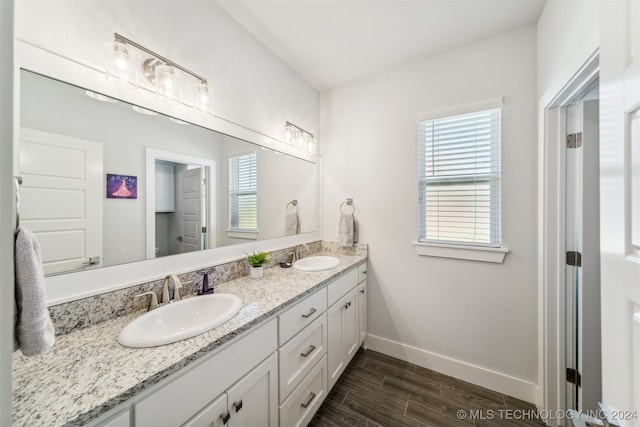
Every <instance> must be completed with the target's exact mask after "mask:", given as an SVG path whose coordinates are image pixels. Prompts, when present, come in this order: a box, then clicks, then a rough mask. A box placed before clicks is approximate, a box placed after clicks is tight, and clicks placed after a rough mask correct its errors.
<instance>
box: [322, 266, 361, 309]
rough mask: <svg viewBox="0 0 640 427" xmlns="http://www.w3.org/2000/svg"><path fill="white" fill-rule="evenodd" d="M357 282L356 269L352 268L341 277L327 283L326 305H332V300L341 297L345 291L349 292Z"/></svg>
mask: <svg viewBox="0 0 640 427" xmlns="http://www.w3.org/2000/svg"><path fill="white" fill-rule="evenodd" d="M357 284H358V269H357V268H356V269H353V270H351V271H350V272H348V273H347V274H345V275H344V276H342V277H339V278H337V279H336V280H334V281H333V282H331V283H329V290H328V292H329V296H328V299H329V302H328V303H327V305H328V306H331V305H333V303H334V302H336V301H338V300H339V299H340V298H342V297H343V296H344V295H345V294H346V293H347V292H349V291H350V290H351V289H352V288H353V287H354V286H356V285H357Z"/></svg>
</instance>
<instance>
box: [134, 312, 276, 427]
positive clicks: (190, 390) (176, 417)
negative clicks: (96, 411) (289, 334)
mask: <svg viewBox="0 0 640 427" xmlns="http://www.w3.org/2000/svg"><path fill="white" fill-rule="evenodd" d="M276 334H277V325H276V319H273V320H271V321H269V322H267V323H266V324H265V325H263V326H260V327H259V328H258V329H257V330H256V331H253V332H251V333H250V334H249V335H248V336H246V337H242V338H240V339H239V340H238V341H236V340H233V341H232V344H231V346H229V347H227V348H224V349H222V350H220V351H219V352H217V353H216V354H214V355H213V356H211V357H209V358H207V359H206V360H205V361H203V362H202V363H196V364H194V365H195V366H193V368H191V369H185V372H184V373H182V372H177V373H175V374H173V375H172V376H171V377H169V379H168V381H166V382H164V381H163V382H160V383H159V384H158V386H159V388H158V389H157V390H156V392H155V393H153V394H151V395H150V396H149V397H147V398H146V399H144V400H142V401H141V402H140V403H137V404H136V405H135V409H134V417H135V425H137V426H164V425H171V426H177V425H181V424H182V423H184V422H185V421H187V420H188V419H189V418H191V417H192V416H193V414H195V413H197V412H198V411H200V410H201V409H202V408H204V407H205V406H206V405H207V404H208V403H209V402H211V401H213V400H214V399H215V398H217V397H218V396H219V395H220V394H222V392H224V391H225V389H227V388H228V387H229V386H230V385H231V384H233V383H234V382H236V381H237V380H238V379H239V378H240V377H242V376H243V375H244V374H246V373H247V372H248V371H249V370H251V369H252V368H253V367H254V366H256V365H258V364H259V363H260V362H261V361H262V360H264V359H266V358H267V356H268V355H269V354H271V353H273V352H274V351H275V350H276V342H277V340H276ZM174 378H175V379H174ZM184 396H189V397H188V398H186V399H185V398H183V397H184ZM176 402H179V404H176Z"/></svg>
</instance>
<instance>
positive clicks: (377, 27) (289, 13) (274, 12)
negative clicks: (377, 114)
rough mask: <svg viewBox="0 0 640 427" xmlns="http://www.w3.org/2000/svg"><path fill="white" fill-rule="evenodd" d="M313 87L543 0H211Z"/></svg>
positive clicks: (347, 78) (526, 11) (533, 13)
mask: <svg viewBox="0 0 640 427" xmlns="http://www.w3.org/2000/svg"><path fill="white" fill-rule="evenodd" d="M216 2H217V3H218V4H219V5H220V6H221V7H222V8H224V9H225V10H226V11H227V12H228V13H229V14H230V15H231V16H232V17H233V18H235V19H236V20H237V21H238V22H239V23H240V24H241V25H242V26H244V27H245V28H246V29H247V30H248V31H250V32H251V33H252V34H253V35H254V36H255V37H256V38H258V39H259V40H261V41H262V42H263V43H264V44H265V45H266V46H267V47H268V48H269V49H271V50H272V51H273V52H274V53H275V54H276V55H278V56H279V57H280V58H281V59H282V60H284V62H285V63H287V64H288V65H289V66H290V67H291V68H292V69H293V70H295V71H296V72H297V73H298V74H299V75H300V76H302V77H303V78H304V79H305V80H306V81H307V82H309V83H310V84H311V85H312V86H314V87H315V88H316V89H318V90H324V89H328V88H332V87H336V86H340V85H343V84H346V83H349V82H352V81H355V80H358V79H361V78H364V77H367V76H370V75H373V74H375V73H378V72H380V71H383V70H386V69H390V68H393V67H396V66H398V65H401V64H404V63H407V62H411V61H415V60H418V59H421V58H425V57H427V56H429V55H432V54H435V53H438V52H442V51H446V50H448V49H453V48H455V47H458V46H462V45H465V44H468V43H470V42H473V41H474V40H478V39H481V38H484V37H487V36H490V35H492V34H496V33H499V32H502V31H506V30H509V29H512V28H517V27H520V26H523V25H526V24H529V23H533V22H536V21H537V19H538V17H539V16H540V13H541V12H542V9H543V8H544V4H545V0H216Z"/></svg>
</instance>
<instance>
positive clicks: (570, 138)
mask: <svg viewBox="0 0 640 427" xmlns="http://www.w3.org/2000/svg"><path fill="white" fill-rule="evenodd" d="M580 147H582V132H578V133H572V134H569V135H567V148H580Z"/></svg>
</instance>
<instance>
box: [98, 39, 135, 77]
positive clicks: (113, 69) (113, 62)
mask: <svg viewBox="0 0 640 427" xmlns="http://www.w3.org/2000/svg"><path fill="white" fill-rule="evenodd" d="M105 57H106V60H105V63H106V64H107V66H106V70H105V75H106V78H107V80H109V81H110V82H113V83H116V84H119V85H122V86H137V85H138V68H137V64H136V61H135V58H134V54H133V51H132V49H131V48H130V47H129V46H128V45H127V44H125V43H122V42H119V41H115V40H114V41H112V42H109V43H107V44H106V47H105Z"/></svg>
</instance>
